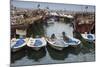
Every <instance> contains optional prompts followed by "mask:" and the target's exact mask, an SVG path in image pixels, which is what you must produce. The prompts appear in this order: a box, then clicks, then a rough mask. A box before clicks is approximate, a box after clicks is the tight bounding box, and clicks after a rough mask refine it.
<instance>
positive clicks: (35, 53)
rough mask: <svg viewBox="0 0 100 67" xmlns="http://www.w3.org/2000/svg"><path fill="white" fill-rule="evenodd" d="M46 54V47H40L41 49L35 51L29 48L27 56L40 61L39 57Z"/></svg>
mask: <svg viewBox="0 0 100 67" xmlns="http://www.w3.org/2000/svg"><path fill="white" fill-rule="evenodd" d="M44 56H46V51H45V48H42V49H40V50H39V51H35V50H33V49H31V48H28V49H27V57H28V59H33V60H34V61H36V62H37V61H39V59H41V58H43V57H44Z"/></svg>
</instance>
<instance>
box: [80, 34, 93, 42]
mask: <svg viewBox="0 0 100 67" xmlns="http://www.w3.org/2000/svg"><path fill="white" fill-rule="evenodd" d="M81 35H82V37H83V38H84V39H86V40H87V41H89V42H94V40H95V35H94V34H91V33H90V34H81Z"/></svg>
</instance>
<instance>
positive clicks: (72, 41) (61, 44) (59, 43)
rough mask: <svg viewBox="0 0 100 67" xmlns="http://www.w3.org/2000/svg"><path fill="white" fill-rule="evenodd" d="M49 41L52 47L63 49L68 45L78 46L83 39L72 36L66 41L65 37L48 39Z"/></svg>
mask: <svg viewBox="0 0 100 67" xmlns="http://www.w3.org/2000/svg"><path fill="white" fill-rule="evenodd" d="M47 42H48V43H49V44H50V46H51V47H53V48H54V49H57V50H63V49H64V48H66V47H68V46H73V47H74V46H78V45H79V44H80V43H81V41H80V40H78V39H76V38H72V37H70V38H69V40H68V41H66V42H65V41H64V40H63V38H59V39H50V38H49V39H47Z"/></svg>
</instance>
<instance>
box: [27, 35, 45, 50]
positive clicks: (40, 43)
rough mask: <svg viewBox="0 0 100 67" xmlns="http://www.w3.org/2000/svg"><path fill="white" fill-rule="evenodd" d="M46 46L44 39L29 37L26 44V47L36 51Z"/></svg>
mask: <svg viewBox="0 0 100 67" xmlns="http://www.w3.org/2000/svg"><path fill="white" fill-rule="evenodd" d="M46 45H47V42H46V40H45V38H44V37H42V38H32V37H31V38H30V39H29V41H28V43H27V46H28V47H31V48H33V49H34V50H36V51H38V50H40V49H41V48H42V47H44V46H46Z"/></svg>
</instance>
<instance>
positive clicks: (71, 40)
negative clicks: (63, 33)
mask: <svg viewBox="0 0 100 67" xmlns="http://www.w3.org/2000/svg"><path fill="white" fill-rule="evenodd" d="M68 38H69V40H68V41H66V42H65V41H64V40H63V41H64V43H65V44H67V45H70V46H78V45H79V44H80V43H81V41H80V40H79V39H76V38H73V37H68Z"/></svg>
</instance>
